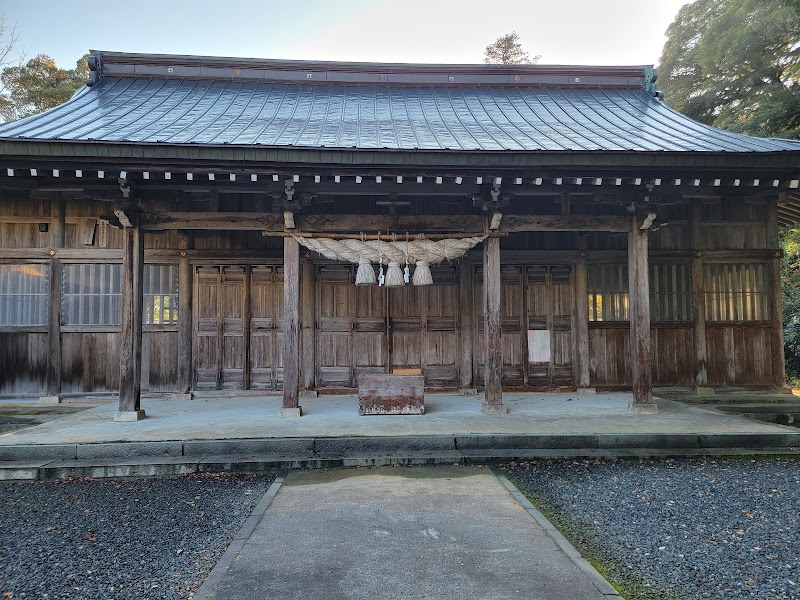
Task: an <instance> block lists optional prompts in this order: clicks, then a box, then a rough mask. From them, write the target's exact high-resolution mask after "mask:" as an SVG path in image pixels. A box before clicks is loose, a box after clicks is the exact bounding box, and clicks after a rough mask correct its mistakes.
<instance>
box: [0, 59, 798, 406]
mask: <svg viewBox="0 0 800 600" xmlns="http://www.w3.org/2000/svg"><path fill="white" fill-rule="evenodd" d="M90 69H91V78H90V80H89V81H88V82H87V85H86V86H85V87H83V88H81V89H80V90H78V91H77V92H76V93H75V95H74V96H73V97H72V98H71V99H70V100H69V101H68V102H66V103H65V104H63V105H61V106H59V107H57V108H54V109H52V110H49V111H47V112H45V113H42V114H39V115H35V116H32V117H28V118H25V119H22V120H19V121H15V122H10V123H5V124H2V125H0V394H2V395H4V396H7V397H20V396H24V395H29V396H33V397H43V398H48V399H50V401H58V399H59V398H60V397H65V396H70V395H80V396H82V395H91V394H114V393H118V394H119V412H118V413H117V418H118V419H120V420H136V419H139V418H141V417H142V416H143V415H144V412H143V411H142V410H141V406H140V396H141V393H142V391H146V392H147V393H153V394H155V393H165V394H168V393H171V394H197V395H202V394H204V393H205V394H219V395H234V394H253V395H255V394H268V393H276V394H277V393H280V392H278V390H282V394H283V411H282V413H283V414H284V415H297V416H299V415H300V414H301V409H300V403H299V399H300V395H301V391H302V390H320V391H326V390H332V389H347V388H355V387H356V386H357V384H358V381H359V378H360V377H362V376H364V375H375V374H393V373H419V374H421V375H422V376H423V377H424V384H425V386H426V388H427V389H428V390H434V389H441V390H476V389H482V390H483V393H484V411H486V412H505V407H504V405H503V396H502V392H503V390H504V389H505V390H509V389H512V390H548V389H575V388H578V389H583V388H586V389H587V390H591V389H592V388H595V389H596V388H603V389H610V388H614V389H616V388H626V389H632V390H633V402H632V404H631V407H632V409H633V410H637V411H641V412H652V411H654V410H655V409H656V407H655V403H654V402H653V392H652V390H653V386H654V385H670V386H694V387H696V388H698V389H701V390H702V389H708V388H712V387H714V386H763V387H781V386H783V385H784V383H785V373H784V368H783V340H782V324H781V291H780V278H779V260H780V250H779V245H778V227H779V225H780V224H783V223H789V222H794V221H796V220H797V219H798V218H800V201H799V199H800V196H799V195H798V184H799V183H800V143H798V142H795V141H788V140H780V139H762V138H753V137H748V136H744V135H739V134H735V133H730V132H726V131H720V130H716V129H713V128H710V127H707V126H705V125H703V124H700V123H697V122H694V121H692V120H690V119H688V118H686V117H684V116H683V115H681V114H679V113H677V112H675V111H673V110H672V109H670V108H669V106H668V104H666V103H665V100H664V99H663V97H662V94H661V93H660V92H659V91H658V89H657V86H656V73H655V71H654V70H653V69H652V68H650V67H644V66H630V67H597V66H558V65H555V66H548V65H424V64H423V65H416V64H371V63H333V62H304V61H283V60H280V61H278V60H256V59H234V58H212V57H193V56H169V55H147V54H122V53H114V52H92V54H91V58H90ZM667 100H668V99H667Z"/></svg>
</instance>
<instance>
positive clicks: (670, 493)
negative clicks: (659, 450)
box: [504, 459, 800, 600]
mask: <svg viewBox="0 0 800 600" xmlns="http://www.w3.org/2000/svg"><path fill="white" fill-rule="evenodd" d="M798 467H800V463H798V462H796V461H793V460H710V459H692V460H689V459H687V460H663V461H649V460H641V461H635V460H565V461H541V462H540V461H537V462H526V463H511V464H508V465H505V466H504V469H505V471H506V473H507V474H508V476H509V477H510V478H511V479H512V480H513V481H514V482H515V483H516V484H517V485H518V486H519V487H520V488H521V489H522V490H523V491H525V492H526V493H527V494H528V495H530V496H531V497H532V498H534V499H535V500H536V501H537V502H538V503H539V506H540V507H541V508H542V509H543V511H544V512H545V513H546V514H547V516H548V517H550V518H551V520H554V521H555V522H556V525H557V526H558V527H559V528H560V529H561V530H562V532H563V533H565V535H566V536H567V537H568V538H570V539H571V540H572V541H573V543H575V544H576V545H577V546H578V547H579V548H583V549H584V550H585V551H586V552H587V553H588V554H589V555H590V556H591V557H592V558H594V559H595V560H597V561H599V562H600V563H601V565H602V566H603V567H604V568H605V569H606V572H607V575H608V576H609V578H611V579H612V580H614V581H616V582H618V583H621V584H623V585H624V586H625V588H626V597H627V598H653V599H656V598H659V599H660V598H670V599H671V598H677V599H687V598H754V599H755V598H757V599H759V600H765V599H777V598H800V525H798V523H799V522H800V469H798Z"/></svg>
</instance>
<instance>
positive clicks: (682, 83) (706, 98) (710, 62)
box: [659, 0, 800, 138]
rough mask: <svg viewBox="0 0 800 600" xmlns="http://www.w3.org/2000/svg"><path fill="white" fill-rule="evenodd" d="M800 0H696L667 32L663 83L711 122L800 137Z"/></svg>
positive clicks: (676, 100) (684, 106) (677, 101)
mask: <svg viewBox="0 0 800 600" xmlns="http://www.w3.org/2000/svg"><path fill="white" fill-rule="evenodd" d="M799 51H800V0H696V1H695V2H694V3H692V4H687V5H685V6H684V7H683V8H681V9H680V11H678V15H677V16H676V18H675V20H674V21H673V22H672V24H671V25H670V26H669V28H668V29H667V42H666V44H665V45H664V49H663V52H662V55H661V65H660V67H659V83H660V84H661V87H662V88H663V90H664V92H665V95H666V99H667V102H668V103H669V104H670V105H671V106H673V107H674V108H675V109H677V110H679V111H680V112H682V113H684V114H686V115H688V116H690V117H692V118H694V119H696V120H698V121H701V122H703V123H706V124H709V125H713V126H715V127H720V128H723V129H729V130H731V131H738V132H740V133H746V134H749V135H757V136H780V137H789V138H800V85H799V84H800V81H799V77H800V52H799Z"/></svg>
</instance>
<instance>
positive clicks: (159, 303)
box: [143, 265, 178, 325]
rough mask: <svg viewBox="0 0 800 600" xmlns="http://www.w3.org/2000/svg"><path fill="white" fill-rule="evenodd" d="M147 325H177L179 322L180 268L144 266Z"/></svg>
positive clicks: (174, 266)
mask: <svg viewBox="0 0 800 600" xmlns="http://www.w3.org/2000/svg"><path fill="white" fill-rule="evenodd" d="M143 316H144V321H143V323H144V324H145V325H175V324H176V323H177V322H178V266H177V265H145V266H144V309H143Z"/></svg>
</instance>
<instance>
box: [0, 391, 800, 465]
mask: <svg viewBox="0 0 800 600" xmlns="http://www.w3.org/2000/svg"><path fill="white" fill-rule="evenodd" d="M630 400H631V396H630V394H629V393H607V394H597V395H595V396H579V395H578V394H576V393H574V392H573V393H551V394H534V393H519V394H517V393H508V394H505V395H504V404H505V405H506V407H507V408H508V413H507V414H503V415H487V414H484V413H482V412H481V404H482V402H483V398H482V396H460V395H456V394H429V395H427V396H426V413H425V415H419V416H415V417H411V418H409V417H407V416H401V415H390V416H369V417H359V416H358V398H357V397H356V396H355V395H338V396H321V397H318V398H303V399H302V409H303V416H302V417H297V418H278V413H279V412H280V407H281V400H280V398H277V397H260V398H258V397H249V398H218V399H217V398H207V399H202V400H201V399H194V400H152V399H146V400H143V402H142V407H143V408H144V409H145V411H146V414H147V418H146V419H144V420H142V421H138V422H127V423H125V422H115V421H114V414H115V412H116V404H114V403H109V404H102V405H99V406H94V407H92V408H89V409H87V410H84V411H82V412H79V413H74V414H70V415H67V416H64V417H62V418H60V419H56V420H53V421H50V422H47V423H43V424H41V425H37V426H35V427H29V428H26V429H20V430H17V431H14V432H10V433H6V434H3V435H0V478H3V479H12V478H20V479H31V478H46V477H64V476H81V475H90V476H95V477H102V476H127V475H157V474H172V473H189V472H197V471H211V470H223V469H240V470H265V469H274V468H314V467H326V466H379V465H392V464H442V463H449V464H454V463H456V464H479V463H486V462H492V461H503V460H521V459H528V458H541V457H565V456H659V455H671V456H694V455H702V454H742V453H754V452H755V453H776V452H779V453H782V454H792V453H795V452H796V448H797V447H800V430H798V429H796V428H793V427H788V426H782V425H776V424H771V423H764V422H759V421H755V420H750V419H746V418H743V417H739V416H736V415H731V414H725V413H723V412H720V411H717V410H714V409H711V408H707V407H697V406H689V405H686V404H682V403H679V402H675V401H671V400H663V399H658V400H657V402H658V406H659V412H658V413H657V414H637V413H634V412H632V411H630V410H629V409H628V404H629V403H630ZM798 454H799V455H800V453H798Z"/></svg>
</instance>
